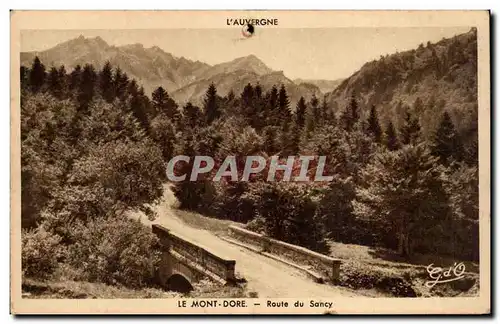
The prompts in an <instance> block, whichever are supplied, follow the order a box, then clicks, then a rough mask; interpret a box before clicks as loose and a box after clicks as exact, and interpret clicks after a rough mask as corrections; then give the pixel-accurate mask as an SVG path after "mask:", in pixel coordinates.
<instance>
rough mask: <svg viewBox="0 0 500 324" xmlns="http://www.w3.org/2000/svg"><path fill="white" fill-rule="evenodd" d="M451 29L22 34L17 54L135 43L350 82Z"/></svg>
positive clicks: (190, 55) (212, 59)
mask: <svg viewBox="0 0 500 324" xmlns="http://www.w3.org/2000/svg"><path fill="white" fill-rule="evenodd" d="M469 29H470V27H455V28H450V27H447V28H441V27H439V28H429V27H426V28H401V27H399V28H329V29H326V28H321V29H312V28H310V29H284V28H267V29H266V28H258V27H257V29H256V33H255V36H253V37H250V38H246V39H245V38H243V37H242V36H241V30H240V29H239V28H234V29H230V28H229V29H163V30H36V31H35V30H24V31H22V32H21V51H41V50H45V49H48V48H51V47H53V46H55V45H57V44H58V43H61V42H64V41H67V40H69V39H72V38H76V37H78V36H79V35H83V36H85V37H96V36H100V37H102V38H103V39H104V40H105V41H106V42H107V43H108V44H110V45H116V46H120V45H126V44H134V43H141V44H143V45H144V46H145V47H151V46H154V45H156V46H158V47H160V48H162V49H163V50H164V51H166V52H170V53H172V54H173V55H174V56H178V57H180V56H184V57H185V58H187V59H191V60H199V61H202V62H206V63H209V64H217V63H221V62H225V61H229V60H232V59H234V58H237V57H241V56H246V55H249V54H255V55H256V56H257V57H259V58H260V59H261V60H262V61H263V62H264V63H265V64H266V65H267V66H269V67H270V68H272V69H273V70H282V71H283V72H284V73H285V75H286V76H287V77H289V78H291V79H295V78H304V79H330V80H334V79H338V78H344V77H348V76H350V75H351V74H352V73H353V72H355V71H357V70H358V69H359V68H360V67H361V66H362V65H363V64H364V63H365V62H367V61H370V60H373V59H377V58H379V57H380V55H385V54H392V53H395V52H397V51H404V50H408V49H412V48H416V47H417V46H418V45H419V44H420V43H424V44H425V43H426V42H427V41H431V42H436V41H439V40H440V39H441V38H443V37H451V36H454V35H456V34H460V33H464V32H467V31H468V30H469Z"/></svg>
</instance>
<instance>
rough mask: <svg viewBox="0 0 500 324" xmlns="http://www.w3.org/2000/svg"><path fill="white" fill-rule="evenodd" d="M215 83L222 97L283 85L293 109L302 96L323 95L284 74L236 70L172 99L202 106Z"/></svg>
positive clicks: (199, 82)
mask: <svg viewBox="0 0 500 324" xmlns="http://www.w3.org/2000/svg"><path fill="white" fill-rule="evenodd" d="M210 83H214V84H215V86H216V88H217V93H218V94H219V95H221V96H225V95H227V94H228V93H229V92H230V91H231V90H232V91H233V92H234V93H235V94H236V95H239V94H240V93H241V92H242V91H243V88H244V87H245V86H246V85H247V84H248V83H250V84H252V85H256V84H257V83H258V84H260V86H261V87H262V89H263V90H264V91H268V90H270V89H271V87H272V86H273V85H276V86H277V87H279V86H280V85H281V84H283V85H285V87H286V90H287V93H288V96H289V97H290V104H291V107H292V109H293V108H294V107H295V104H296V103H297V101H298V100H299V98H300V97H301V96H303V97H304V98H305V99H310V98H311V97H312V95H313V94H315V95H316V96H317V97H321V96H322V93H321V91H320V90H319V89H318V87H316V86H315V85H312V84H301V85H297V84H295V83H294V82H293V81H292V80H290V79H288V78H287V77H286V76H285V75H284V74H283V72H281V71H279V72H271V73H268V74H264V75H259V74H257V73H255V72H250V71H245V70H235V71H233V72H229V73H227V72H226V73H220V74H216V75H214V76H212V77H210V78H207V79H201V80H197V81H195V82H193V83H191V84H189V85H187V86H185V87H183V88H181V89H179V90H177V91H175V92H173V93H172V97H173V98H174V99H175V100H176V101H177V102H179V103H181V104H185V103H186V102H188V101H190V102H192V103H194V104H198V105H199V104H201V103H202V102H203V98H204V96H205V92H206V90H207V88H208V86H209V85H210Z"/></svg>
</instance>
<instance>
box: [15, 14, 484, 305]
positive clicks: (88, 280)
mask: <svg viewBox="0 0 500 324" xmlns="http://www.w3.org/2000/svg"><path fill="white" fill-rule="evenodd" d="M384 14H385V15H386V16H383V15H384ZM51 15H52V16H53V15H55V13H54V12H51V11H47V12H30V11H21V12H16V11H13V12H11V27H12V43H11V54H12V57H11V65H12V67H11V71H12V76H11V82H12V88H11V141H12V149H11V159H12V160H11V161H12V162H11V163H12V170H11V177H12V179H11V181H12V187H11V195H12V197H11V199H12V201H13V204H12V210H11V242H12V244H11V261H12V263H11V278H12V281H11V285H12V286H11V294H12V295H13V296H12V298H13V300H12V303H11V311H12V312H14V313H17V312H20V313H37V312H42V313H46V312H50V313H116V314H120V313H144V312H155V313H163V314H170V313H176V314H192V313H208V314H210V313H214V314H215V313H217V314H231V313H241V314H250V313H252V314H286V313H297V314H300V313H304V314H306V313H316V314H343V313H346V314H348V313H362V314H377V313H400V312H401V313H406V314H411V313H428V314H430V313H435V314H440V313H463V312H465V313H469V314H487V313H489V312H490V259H489V258H490V211H489V208H490V206H489V204H490V165H489V163H490V151H489V150H490V142H489V141H490V128H489V127H490V101H489V100H490V99H489V98H490V89H489V47H488V46H489V13H488V12H487V11H475V12H473V11H471V12H466V11H462V12H420V13H416V12H358V13H351V15H352V16H348V12H343V13H341V12H334V11H330V12H327V11H326V12H300V11H296V12H293V13H292V12H286V11H281V12H273V11H269V12H266V11H260V12H245V11H229V12H223V11H215V12H203V11H201V12H188V11H178V12H162V11H158V12H154V13H153V12H134V11H130V12H119V11H118V12H106V11H102V12H99V11H96V12H78V13H77V12H71V11H67V12H61V13H60V15H62V16H60V17H62V18H61V19H60V20H59V22H50V21H51V19H50V17H52V16H51ZM405 15H407V17H408V21H409V23H408V24H406V23H404V21H405V20H404V19H403V18H404V17H406V16H405ZM146 16H147V17H150V19H151V20H147V19H146ZM71 17H73V18H71ZM134 17H137V20H134V21H133V23H130V21H132V20H133V19H132V18H134ZM350 17H355V18H357V19H353V20H352V23H351V24H350V25H349V19H352V18H350ZM97 18H99V21H100V23H96V21H97ZM183 18H184V19H183ZM187 18H189V19H187ZM332 18H334V19H332ZM348 18H349V19H348ZM113 19H114V21H115V22H116V24H114V26H115V27H112V26H111V24H110V23H109V22H111V21H112V20H113ZM332 20H334V22H333V23H332V22H331V21H332ZM70 21H71V22H70ZM165 21H168V23H167V22H165ZM195 21H196V22H195ZM382 21H384V23H382ZM63 22H65V24H62V23H63ZM323 22H324V23H323ZM419 22H420V25H419V24H418V23H419ZM436 22H439V24H437V23H436ZM57 23H59V25H57ZM66 23H67V25H66ZM162 24H164V25H162ZM336 24H337V25H336ZM106 26H108V27H106ZM292 26H294V27H292ZM96 299H97V301H92V300H96ZM77 300H78V301H77ZM82 300H83V301H82ZM99 300H101V301H99ZM114 300H115V301H114ZM137 300H139V301H140V302H139V303H134V301H137ZM149 300H150V301H151V303H150V302H149ZM436 300H442V304H440V303H441V302H440V301H436ZM87 301H88V302H89V304H85V303H86V302H87ZM455 301H457V302H455ZM77 303H78V304H77ZM152 303H155V304H152ZM378 303H380V304H378ZM399 303H400V304H399ZM42 305H43V306H42ZM50 305H53V307H51V306H50ZM61 305H65V306H67V310H64V308H62V307H63V306H61ZM84 305H87V306H84ZM148 305H149V306H148ZM152 305H155V306H152ZM356 305H357V306H356ZM383 305H385V306H383ZM391 305H392V306H391ZM395 305H400V306H395ZM459 305H464V306H463V307H462V306H459ZM44 307H46V308H45V309H44ZM140 307H145V309H144V310H140V309H139V308H140ZM148 307H154V311H153V310H151V309H150V310H147V309H148ZM363 307H364V308H363ZM355 308H356V309H355ZM50 309H51V310H50Z"/></svg>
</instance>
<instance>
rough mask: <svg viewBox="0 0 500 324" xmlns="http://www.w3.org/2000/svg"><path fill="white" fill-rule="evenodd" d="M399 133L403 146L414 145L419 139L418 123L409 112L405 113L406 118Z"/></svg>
mask: <svg viewBox="0 0 500 324" xmlns="http://www.w3.org/2000/svg"><path fill="white" fill-rule="evenodd" d="M399 132H400V135H401V143H402V144H403V145H408V144H416V143H417V142H418V140H419V138H420V123H419V122H418V119H417V118H414V117H413V116H412V115H411V113H410V112H409V111H406V116H405V119H404V121H403V125H402V126H401V129H400V131H399Z"/></svg>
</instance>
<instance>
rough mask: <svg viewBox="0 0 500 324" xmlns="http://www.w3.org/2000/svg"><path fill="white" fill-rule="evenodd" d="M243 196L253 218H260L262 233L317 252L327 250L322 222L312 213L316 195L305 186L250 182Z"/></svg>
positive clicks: (314, 208)
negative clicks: (253, 212) (262, 225)
mask: <svg viewBox="0 0 500 324" xmlns="http://www.w3.org/2000/svg"><path fill="white" fill-rule="evenodd" d="M243 199H245V200H247V201H248V202H251V203H252V204H253V206H254V210H255V211H256V217H258V218H262V219H263V223H264V232H265V233H266V235H269V236H270V237H273V238H275V239H278V240H282V241H285V242H288V243H291V244H296V245H300V246H303V247H306V248H308V249H311V250H314V251H317V252H320V253H326V252H328V246H327V244H326V241H325V236H326V233H325V231H324V226H323V222H322V221H321V220H320V219H319V218H318V217H317V216H316V206H317V198H316V197H315V193H314V192H313V190H311V189H310V188H308V187H307V186H306V185H304V184H297V183H291V182H270V183H254V184H252V185H251V186H250V190H249V192H248V193H246V194H245V195H244V196H243ZM261 222H262V221H261ZM254 225H255V224H254Z"/></svg>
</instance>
